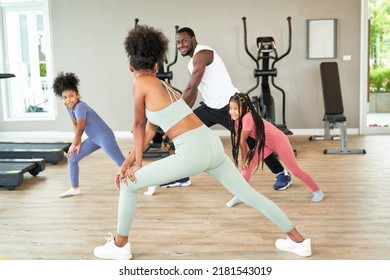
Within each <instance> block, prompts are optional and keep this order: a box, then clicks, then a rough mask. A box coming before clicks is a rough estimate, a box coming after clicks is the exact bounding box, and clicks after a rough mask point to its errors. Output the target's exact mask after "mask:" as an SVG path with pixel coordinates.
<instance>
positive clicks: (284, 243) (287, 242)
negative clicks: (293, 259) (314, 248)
mask: <svg viewBox="0 0 390 280" xmlns="http://www.w3.org/2000/svg"><path fill="white" fill-rule="evenodd" d="M275 247H276V248H278V249H279V250H282V251H287V252H291V253H294V254H297V255H298V256H301V257H310V256H311V244H310V239H305V240H304V241H302V242H300V243H296V242H294V241H292V240H291V239H290V238H286V239H278V240H276V242H275Z"/></svg>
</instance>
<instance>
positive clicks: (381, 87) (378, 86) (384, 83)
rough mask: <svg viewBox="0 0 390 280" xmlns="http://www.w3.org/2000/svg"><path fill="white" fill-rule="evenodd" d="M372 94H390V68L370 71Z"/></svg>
mask: <svg viewBox="0 0 390 280" xmlns="http://www.w3.org/2000/svg"><path fill="white" fill-rule="evenodd" d="M370 92H371V93H378V92H390V68H376V69H374V68H371V69H370Z"/></svg>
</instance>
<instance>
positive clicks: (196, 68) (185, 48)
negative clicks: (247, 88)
mask: <svg viewBox="0 0 390 280" xmlns="http://www.w3.org/2000/svg"><path fill="white" fill-rule="evenodd" d="M176 44H177V48H178V50H179V51H180V53H181V54H182V56H189V57H191V59H190V61H189V63H188V71H189V73H190V75H191V79H190V81H189V83H188V84H187V86H186V87H185V89H184V91H183V95H182V97H183V99H184V100H185V101H186V102H187V104H188V105H189V106H190V107H191V108H192V107H193V106H194V104H195V101H196V99H197V96H198V91H199V92H200V93H201V95H202V97H203V100H204V101H203V102H201V103H200V106H198V107H197V108H195V109H194V113H195V114H196V115H197V116H198V117H199V118H200V120H201V121H202V122H203V123H204V124H205V125H206V126H208V127H210V126H213V125H215V124H220V125H222V126H224V127H225V128H226V129H229V99H230V97H231V96H232V95H234V94H235V93H236V92H239V90H238V89H237V88H236V87H235V86H234V85H233V83H232V81H231V78H230V75H229V73H228V71H227V69H226V66H225V64H224V62H223V61H222V59H221V57H220V56H219V55H218V54H217V53H216V51H215V50H213V49H212V48H210V47H208V46H204V45H200V44H198V42H197V40H196V36H195V33H194V31H193V30H192V29H191V28H188V27H183V28H180V29H179V30H178V31H177V36H176ZM264 162H265V164H266V165H267V166H268V167H269V169H270V170H271V171H272V172H273V173H274V174H276V178H277V179H276V182H275V184H274V189H275V190H284V189H286V188H287V187H289V186H290V185H291V176H290V175H289V173H288V172H287V171H285V170H284V168H283V166H282V165H281V163H280V162H279V160H278V159H277V157H276V156H275V154H271V155H269V156H268V157H267V158H266V159H265V160H264ZM190 184H191V181H190V179H189V178H183V179H181V180H178V181H175V182H169V183H167V184H163V185H161V187H176V186H189V185H190ZM233 205H234V204H233ZM233 205H231V206H233ZM228 206H230V205H228Z"/></svg>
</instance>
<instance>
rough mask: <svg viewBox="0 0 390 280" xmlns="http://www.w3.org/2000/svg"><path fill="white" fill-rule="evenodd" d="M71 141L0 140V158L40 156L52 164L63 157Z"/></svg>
mask: <svg viewBox="0 0 390 280" xmlns="http://www.w3.org/2000/svg"><path fill="white" fill-rule="evenodd" d="M70 145H71V143H65V142H64V143H62V142H57V143H56V142H48V143H35V142H0V159H33V158H42V159H44V160H45V162H49V163H51V164H53V165H55V164H57V163H58V162H60V161H62V160H63V159H64V158H65V153H66V152H67V151H68V149H69V147H70Z"/></svg>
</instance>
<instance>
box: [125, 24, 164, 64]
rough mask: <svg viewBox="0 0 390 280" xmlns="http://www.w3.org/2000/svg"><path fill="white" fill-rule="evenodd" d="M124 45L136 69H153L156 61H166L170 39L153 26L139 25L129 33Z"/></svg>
mask: <svg viewBox="0 0 390 280" xmlns="http://www.w3.org/2000/svg"><path fill="white" fill-rule="evenodd" d="M124 45H125V49H126V52H127V56H128V58H129V60H130V64H131V65H132V66H133V67H134V69H135V70H140V69H153V67H154V65H155V64H156V63H158V64H160V63H162V62H163V61H164V59H165V54H166V52H167V50H168V39H167V38H166V37H165V35H164V34H163V33H162V32H161V31H159V30H157V29H155V28H153V27H149V26H147V25H137V26H136V27H134V28H133V29H132V30H130V31H129V33H128V34H127V37H126V39H125V43H124Z"/></svg>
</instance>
